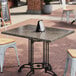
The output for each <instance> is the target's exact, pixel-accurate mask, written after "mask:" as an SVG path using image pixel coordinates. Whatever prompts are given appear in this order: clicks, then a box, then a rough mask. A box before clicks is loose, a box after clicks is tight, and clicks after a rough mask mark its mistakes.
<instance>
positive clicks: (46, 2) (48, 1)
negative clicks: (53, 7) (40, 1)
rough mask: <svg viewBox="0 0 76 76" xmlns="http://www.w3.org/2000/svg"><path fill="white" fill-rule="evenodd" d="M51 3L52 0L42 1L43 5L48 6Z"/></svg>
mask: <svg viewBox="0 0 76 76" xmlns="http://www.w3.org/2000/svg"><path fill="white" fill-rule="evenodd" d="M51 1H53V0H44V3H45V4H50V2H51Z"/></svg>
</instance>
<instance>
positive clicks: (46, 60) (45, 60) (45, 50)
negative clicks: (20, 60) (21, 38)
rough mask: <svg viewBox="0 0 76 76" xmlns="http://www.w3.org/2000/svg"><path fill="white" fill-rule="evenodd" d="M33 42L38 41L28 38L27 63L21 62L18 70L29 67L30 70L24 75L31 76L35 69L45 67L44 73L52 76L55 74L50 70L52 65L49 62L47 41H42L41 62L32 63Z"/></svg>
mask: <svg viewBox="0 0 76 76" xmlns="http://www.w3.org/2000/svg"><path fill="white" fill-rule="evenodd" d="M34 42H39V41H38V40H35V39H29V44H28V46H29V47H28V50H29V51H28V64H23V65H22V66H21V67H20V68H19V70H18V72H21V71H22V69H23V68H30V71H29V72H28V73H27V75H26V76H31V75H32V74H34V73H35V72H34V70H35V69H45V73H48V74H50V75H52V76H57V75H56V74H55V72H53V70H52V66H51V65H50V64H49V42H48V41H43V62H42V63H34Z"/></svg>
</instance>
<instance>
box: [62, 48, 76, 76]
mask: <svg viewBox="0 0 76 76" xmlns="http://www.w3.org/2000/svg"><path fill="white" fill-rule="evenodd" d="M67 54H68V56H67V61H66V66H65V70H64V75H63V76H66V72H67V70H68V64H69V63H70V64H71V75H70V76H76V49H68V51H67Z"/></svg>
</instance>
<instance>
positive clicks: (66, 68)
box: [63, 57, 69, 76]
mask: <svg viewBox="0 0 76 76" xmlns="http://www.w3.org/2000/svg"><path fill="white" fill-rule="evenodd" d="M68 64H69V57H67V60H66V65H65V70H64V75H63V76H66V72H67V70H68Z"/></svg>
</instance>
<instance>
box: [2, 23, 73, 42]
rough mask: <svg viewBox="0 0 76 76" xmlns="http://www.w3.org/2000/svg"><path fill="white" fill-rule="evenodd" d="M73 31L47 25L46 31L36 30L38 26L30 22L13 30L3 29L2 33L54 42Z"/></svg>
mask: <svg viewBox="0 0 76 76" xmlns="http://www.w3.org/2000/svg"><path fill="white" fill-rule="evenodd" d="M73 32H74V31H73V30H65V29H58V28H52V27H45V32H36V26H34V25H30V24H29V25H25V26H21V27H17V28H14V29H11V30H7V31H3V32H2V33H3V34H8V35H13V36H18V37H23V38H28V39H36V40H41V41H49V42H52V41H54V40H57V39H60V38H63V37H65V36H67V35H69V34H71V33H73Z"/></svg>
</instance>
